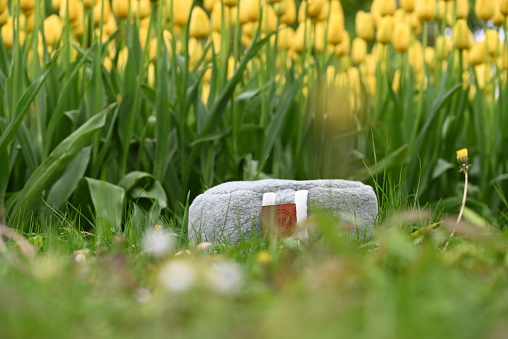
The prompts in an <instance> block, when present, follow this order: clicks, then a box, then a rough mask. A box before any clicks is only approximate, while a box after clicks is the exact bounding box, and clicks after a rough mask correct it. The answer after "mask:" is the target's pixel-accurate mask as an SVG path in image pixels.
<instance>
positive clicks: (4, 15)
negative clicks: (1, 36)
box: [0, 7, 9, 27]
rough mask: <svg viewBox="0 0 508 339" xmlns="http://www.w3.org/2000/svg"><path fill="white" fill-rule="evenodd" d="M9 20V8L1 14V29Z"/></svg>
mask: <svg viewBox="0 0 508 339" xmlns="http://www.w3.org/2000/svg"><path fill="white" fill-rule="evenodd" d="M8 18H9V8H7V7H6V8H5V9H4V10H3V11H2V12H0V27H2V26H3V25H5V24H6V23H7V19H8Z"/></svg>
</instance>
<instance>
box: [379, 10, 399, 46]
mask: <svg viewBox="0 0 508 339" xmlns="http://www.w3.org/2000/svg"><path fill="white" fill-rule="evenodd" d="M394 26H395V23H394V21H393V18H392V17H391V16H385V17H383V18H382V19H381V22H380V24H379V28H378V31H377V34H376V39H377V41H378V42H380V43H382V44H389V43H390V41H391V40H392V34H393V28H394Z"/></svg>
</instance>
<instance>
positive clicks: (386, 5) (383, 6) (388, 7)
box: [379, 0, 397, 16]
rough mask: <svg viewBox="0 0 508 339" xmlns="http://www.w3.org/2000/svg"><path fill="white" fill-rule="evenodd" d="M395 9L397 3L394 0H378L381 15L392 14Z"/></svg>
mask: <svg viewBox="0 0 508 339" xmlns="http://www.w3.org/2000/svg"><path fill="white" fill-rule="evenodd" d="M396 9H397V3H396V1H395V0H380V5H379V11H380V12H379V14H381V16H385V15H393V13H395V10H396Z"/></svg>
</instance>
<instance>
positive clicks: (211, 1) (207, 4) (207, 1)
mask: <svg viewBox="0 0 508 339" xmlns="http://www.w3.org/2000/svg"><path fill="white" fill-rule="evenodd" d="M220 2H221V1H220V0H203V7H204V8H205V9H206V10H207V11H208V12H211V11H212V9H213V6H215V4H216V3H220Z"/></svg>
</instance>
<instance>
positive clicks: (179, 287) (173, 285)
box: [159, 260, 197, 293]
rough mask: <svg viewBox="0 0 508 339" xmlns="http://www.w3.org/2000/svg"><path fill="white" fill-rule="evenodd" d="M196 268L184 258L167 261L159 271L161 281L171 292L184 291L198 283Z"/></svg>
mask: <svg viewBox="0 0 508 339" xmlns="http://www.w3.org/2000/svg"><path fill="white" fill-rule="evenodd" d="M196 276H197V274H196V270H195V269H194V267H193V266H192V265H191V264H190V263H188V262H186V261H184V260H173V261H170V262H168V263H166V264H165V265H164V266H163V267H162V269H161V270H160V273H159V281H160V283H161V284H162V286H164V287H165V288H166V289H167V290H168V291H169V292H174V293H182V292H185V291H187V290H189V289H190V288H192V287H193V286H194V285H195V283H196Z"/></svg>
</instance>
